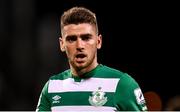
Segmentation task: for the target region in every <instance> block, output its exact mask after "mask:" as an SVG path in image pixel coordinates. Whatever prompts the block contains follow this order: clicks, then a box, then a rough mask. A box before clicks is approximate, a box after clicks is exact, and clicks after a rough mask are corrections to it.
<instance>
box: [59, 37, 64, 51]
mask: <svg viewBox="0 0 180 112" xmlns="http://www.w3.org/2000/svg"><path fill="white" fill-rule="evenodd" d="M59 45H60V49H61V51H62V52H64V51H65V46H64V42H63V39H62V37H59Z"/></svg>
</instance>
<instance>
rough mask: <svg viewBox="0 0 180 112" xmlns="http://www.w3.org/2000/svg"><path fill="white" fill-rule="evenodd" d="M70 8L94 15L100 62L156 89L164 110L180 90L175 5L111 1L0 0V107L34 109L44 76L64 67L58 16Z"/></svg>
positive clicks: (146, 89)
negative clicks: (79, 8) (84, 9)
mask: <svg viewBox="0 0 180 112" xmlns="http://www.w3.org/2000/svg"><path fill="white" fill-rule="evenodd" d="M72 6H85V7H87V8H89V9H91V10H92V11H93V12H95V13H96V15H97V20H98V24H99V29H100V33H101V34H102V36H103V46H102V49H101V50H99V51H98V53H99V54H98V59H99V62H100V63H102V64H104V65H107V66H110V67H113V68H116V69H119V70H121V71H123V72H127V73H128V74H130V75H131V76H132V77H134V78H135V79H136V81H137V82H138V83H139V85H140V86H141V89H142V90H143V92H144V93H145V92H148V91H154V92H156V93H157V94H158V95H159V96H160V98H161V100H162V104H163V109H162V110H165V108H166V105H167V102H168V101H169V99H170V98H172V97H174V96H177V95H179V94H180V87H179V86H178V85H179V78H178V75H179V72H178V71H179V53H178V52H179V41H177V38H178V37H179V30H178V29H179V25H178V24H179V23H178V20H179V19H178V15H179V11H178V7H177V3H169V2H164V1H163V2H151V1H146V2H137V1H136V2H130V1H128V2H121V1H113V0H111V1H110V0H105V1H103V0H99V1H98V0H59V1H54V0H49V1H47V0H0V110H35V108H36V105H37V102H38V98H39V95H40V92H41V89H42V87H43V86H44V84H45V82H46V81H47V80H48V78H49V77H50V76H51V75H53V74H57V73H59V72H61V71H64V70H65V69H67V68H68V64H67V60H66V59H65V55H64V54H62V53H61V52H60V50H59V43H58V37H59V35H60V29H59V24H60V23H59V16H60V15H61V14H62V12H63V11H65V10H67V9H68V8H70V7H72Z"/></svg>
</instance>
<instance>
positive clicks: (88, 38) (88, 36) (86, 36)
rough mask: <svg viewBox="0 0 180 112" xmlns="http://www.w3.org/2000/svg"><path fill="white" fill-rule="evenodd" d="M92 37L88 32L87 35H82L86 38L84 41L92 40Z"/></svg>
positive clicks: (83, 38) (82, 37)
mask: <svg viewBox="0 0 180 112" xmlns="http://www.w3.org/2000/svg"><path fill="white" fill-rule="evenodd" d="M91 38H92V35H89V34H87V35H81V39H82V40H84V41H88V40H90V39H91Z"/></svg>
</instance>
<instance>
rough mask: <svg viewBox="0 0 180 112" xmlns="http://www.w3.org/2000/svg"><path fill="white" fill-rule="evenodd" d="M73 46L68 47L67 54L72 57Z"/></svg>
mask: <svg viewBox="0 0 180 112" xmlns="http://www.w3.org/2000/svg"><path fill="white" fill-rule="evenodd" d="M73 52H74V50H73V47H66V54H67V56H68V57H71V56H72V55H73Z"/></svg>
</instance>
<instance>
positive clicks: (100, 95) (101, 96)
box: [89, 87, 107, 106]
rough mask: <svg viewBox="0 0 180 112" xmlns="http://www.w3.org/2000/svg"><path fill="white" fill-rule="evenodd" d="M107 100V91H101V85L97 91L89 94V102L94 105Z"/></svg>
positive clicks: (99, 104)
mask: <svg viewBox="0 0 180 112" xmlns="http://www.w3.org/2000/svg"><path fill="white" fill-rule="evenodd" d="M106 102H107V97H105V92H103V91H101V87H98V90H97V91H94V92H93V93H92V96H89V103H90V104H91V105H93V106H102V105H104V104H105V103H106Z"/></svg>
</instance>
